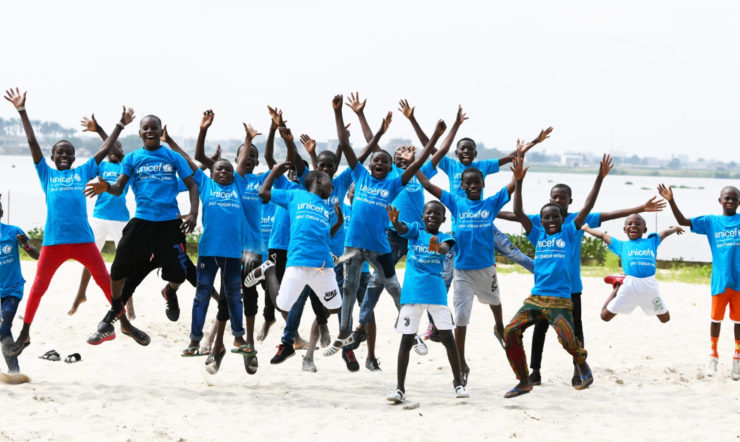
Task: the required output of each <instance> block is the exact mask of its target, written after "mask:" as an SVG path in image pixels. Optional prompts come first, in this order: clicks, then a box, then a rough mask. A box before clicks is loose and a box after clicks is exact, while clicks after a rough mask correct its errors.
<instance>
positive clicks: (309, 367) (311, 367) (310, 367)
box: [302, 356, 318, 373]
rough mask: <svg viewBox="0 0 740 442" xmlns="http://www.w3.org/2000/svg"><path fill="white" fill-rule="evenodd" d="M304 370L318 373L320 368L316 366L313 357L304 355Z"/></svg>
mask: <svg viewBox="0 0 740 442" xmlns="http://www.w3.org/2000/svg"><path fill="white" fill-rule="evenodd" d="M302 369H303V371H307V372H310V373H316V372H317V371H318V369H317V368H316V364H314V362H313V358H312V357H311V358H309V357H307V356H304V357H303V367H302Z"/></svg>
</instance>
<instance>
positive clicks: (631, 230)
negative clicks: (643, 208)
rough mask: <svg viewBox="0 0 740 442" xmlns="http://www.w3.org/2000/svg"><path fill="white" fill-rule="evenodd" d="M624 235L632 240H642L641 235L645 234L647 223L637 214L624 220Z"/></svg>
mask: <svg viewBox="0 0 740 442" xmlns="http://www.w3.org/2000/svg"><path fill="white" fill-rule="evenodd" d="M624 233H626V234H627V237H629V239H632V240H634V239H640V238H642V235H644V234H645V233H647V223H646V222H645V218H643V217H641V216H640V215H638V214H637V213H635V214H633V215H630V216H628V217H627V218H625V219H624Z"/></svg>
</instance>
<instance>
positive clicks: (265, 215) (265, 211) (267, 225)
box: [260, 203, 275, 262]
mask: <svg viewBox="0 0 740 442" xmlns="http://www.w3.org/2000/svg"><path fill="white" fill-rule="evenodd" d="M274 219H275V205H274V204H272V203H266V204H262V217H261V218H260V233H261V235H262V244H263V245H264V244H269V243H270V233H272V223H273V222H274ZM267 258H268V253H267V247H263V248H262V262H265V261H267Z"/></svg>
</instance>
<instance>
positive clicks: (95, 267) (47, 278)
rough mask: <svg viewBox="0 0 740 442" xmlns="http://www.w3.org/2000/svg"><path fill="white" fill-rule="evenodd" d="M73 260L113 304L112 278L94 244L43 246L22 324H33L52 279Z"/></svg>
mask: <svg viewBox="0 0 740 442" xmlns="http://www.w3.org/2000/svg"><path fill="white" fill-rule="evenodd" d="M68 259H74V260H75V261H79V262H80V263H81V264H82V265H83V266H85V267H86V268H87V270H89V271H90V274H91V275H92V277H93V279H94V280H95V283H96V284H97V285H98V287H100V288H101V289H102V290H103V293H104V294H105V297H106V298H107V299H108V302H111V292H110V275H109V274H108V269H107V268H106V267H105V262H104V261H103V257H102V256H101V255H100V251H99V250H98V248H97V247H96V246H95V243H94V242H89V243H83V244H57V245H53V246H43V247H41V256H39V262H38V265H37V266H36V276H35V277H34V278H33V285H32V286H31V292H30V293H29V294H28V302H26V313H25V314H24V315H23V322H24V323H25V324H30V323H32V322H33V317H34V316H35V315H36V310H38V308H39V303H40V302H41V297H42V296H44V293H46V289H48V288H49V283H50V282H51V278H52V276H54V273H56V271H57V269H58V268H59V266H60V265H62V263H64V261H66V260H68Z"/></svg>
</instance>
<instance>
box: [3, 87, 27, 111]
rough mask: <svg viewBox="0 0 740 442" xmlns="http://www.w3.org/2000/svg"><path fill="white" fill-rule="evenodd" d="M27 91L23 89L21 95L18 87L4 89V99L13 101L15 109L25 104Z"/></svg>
mask: <svg viewBox="0 0 740 442" xmlns="http://www.w3.org/2000/svg"><path fill="white" fill-rule="evenodd" d="M27 93H28V91H24V92H23V95H21V91H20V90H18V88H15V90H13V88H10V89H6V90H5V99H6V100H8V101H10V102H11V103H13V106H15V108H16V109H18V108H20V107H22V106H25V105H26V94H27Z"/></svg>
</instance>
